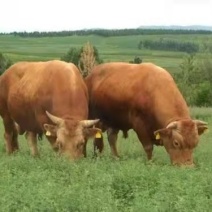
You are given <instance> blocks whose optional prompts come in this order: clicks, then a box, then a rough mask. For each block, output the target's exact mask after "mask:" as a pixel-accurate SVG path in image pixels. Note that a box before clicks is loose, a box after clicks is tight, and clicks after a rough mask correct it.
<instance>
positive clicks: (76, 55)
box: [60, 47, 81, 66]
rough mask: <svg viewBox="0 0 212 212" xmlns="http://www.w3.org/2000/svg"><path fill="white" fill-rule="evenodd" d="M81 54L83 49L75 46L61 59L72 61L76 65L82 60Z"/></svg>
mask: <svg viewBox="0 0 212 212" xmlns="http://www.w3.org/2000/svg"><path fill="white" fill-rule="evenodd" d="M80 54H81V50H80V49H77V48H73V47H72V48H70V49H69V50H68V52H67V53H66V54H65V55H63V56H62V57H61V58H60V59H61V60H63V61H65V62H72V63H74V64H75V65H76V66H78V64H79V60H80Z"/></svg>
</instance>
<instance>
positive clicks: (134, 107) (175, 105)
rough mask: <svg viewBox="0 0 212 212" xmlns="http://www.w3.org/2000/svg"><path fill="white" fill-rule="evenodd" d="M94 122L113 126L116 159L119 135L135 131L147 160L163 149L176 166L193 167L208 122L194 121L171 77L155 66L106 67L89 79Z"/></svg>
mask: <svg viewBox="0 0 212 212" xmlns="http://www.w3.org/2000/svg"><path fill="white" fill-rule="evenodd" d="M85 82H86V84H87V87H88V92H89V95H90V113H91V117H95V118H99V119H100V120H101V121H102V122H103V123H104V124H106V126H108V127H110V133H109V136H108V139H109V143H110V146H111V150H112V153H113V154H114V155H115V156H118V153H117V148H116V140H117V133H118V131H119V130H122V131H123V132H124V134H125V135H127V131H128V130H129V129H133V130H134V131H135V132H136V134H137V136H138V138H139V140H140V142H141V143H142V145H143V147H144V150H145V152H146V154H147V158H148V159H151V158H152V151H153V145H154V144H155V145H163V146H164V147H165V149H166V151H167V152H168V154H169V156H170V159H171V162H172V163H173V164H179V165H180V164H188V165H191V164H193V157H192V152H193V149H194V148H195V147H196V146H197V144H198V142H199V135H200V134H202V133H203V132H204V130H205V129H207V123H205V122H202V121H198V120H192V119H191V117H190V115H189V108H188V106H187V104H186V102H185V100H184V98H183V96H182V95H181V93H180V91H179V90H178V88H177V86H176V84H175V82H174V80H173V78H172V77H171V75H170V74H169V73H168V72H167V71H166V70H164V69H163V68H161V67H158V66H156V65H154V64H151V63H143V64H128V63H121V62H112V63H105V64H101V65H98V66H96V67H95V68H94V69H93V71H92V73H91V74H90V75H89V76H88V77H87V78H86V79H85Z"/></svg>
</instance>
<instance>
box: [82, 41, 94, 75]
mask: <svg viewBox="0 0 212 212" xmlns="http://www.w3.org/2000/svg"><path fill="white" fill-rule="evenodd" d="M95 65H96V57H95V54H94V48H93V46H92V45H91V44H90V43H89V42H87V43H86V44H85V45H84V46H83V48H82V52H81V56H80V60H79V64H78V67H79V69H80V72H81V74H82V76H83V77H86V76H87V75H88V74H89V73H91V71H92V69H93V67H94V66H95Z"/></svg>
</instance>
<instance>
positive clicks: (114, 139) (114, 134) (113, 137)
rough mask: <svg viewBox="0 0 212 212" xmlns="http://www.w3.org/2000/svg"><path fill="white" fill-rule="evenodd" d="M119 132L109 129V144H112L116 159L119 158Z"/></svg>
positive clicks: (111, 147)
mask: <svg viewBox="0 0 212 212" xmlns="http://www.w3.org/2000/svg"><path fill="white" fill-rule="evenodd" d="M118 132H119V131H118V130H115V129H112V128H108V129H107V137H108V142H109V144H110V149H111V152H112V154H113V156H115V157H119V155H118V151H117V138H118Z"/></svg>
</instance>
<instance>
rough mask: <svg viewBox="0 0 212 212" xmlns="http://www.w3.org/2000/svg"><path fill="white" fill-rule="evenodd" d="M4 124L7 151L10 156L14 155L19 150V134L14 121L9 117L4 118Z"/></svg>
mask: <svg viewBox="0 0 212 212" xmlns="http://www.w3.org/2000/svg"><path fill="white" fill-rule="evenodd" d="M3 123H4V129H5V133H4V138H5V143H6V151H7V153H8V154H11V153H13V152H14V151H16V150H18V149H19V147H18V132H17V129H16V127H15V123H14V121H13V120H12V119H11V117H10V116H9V115H5V116H3Z"/></svg>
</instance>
